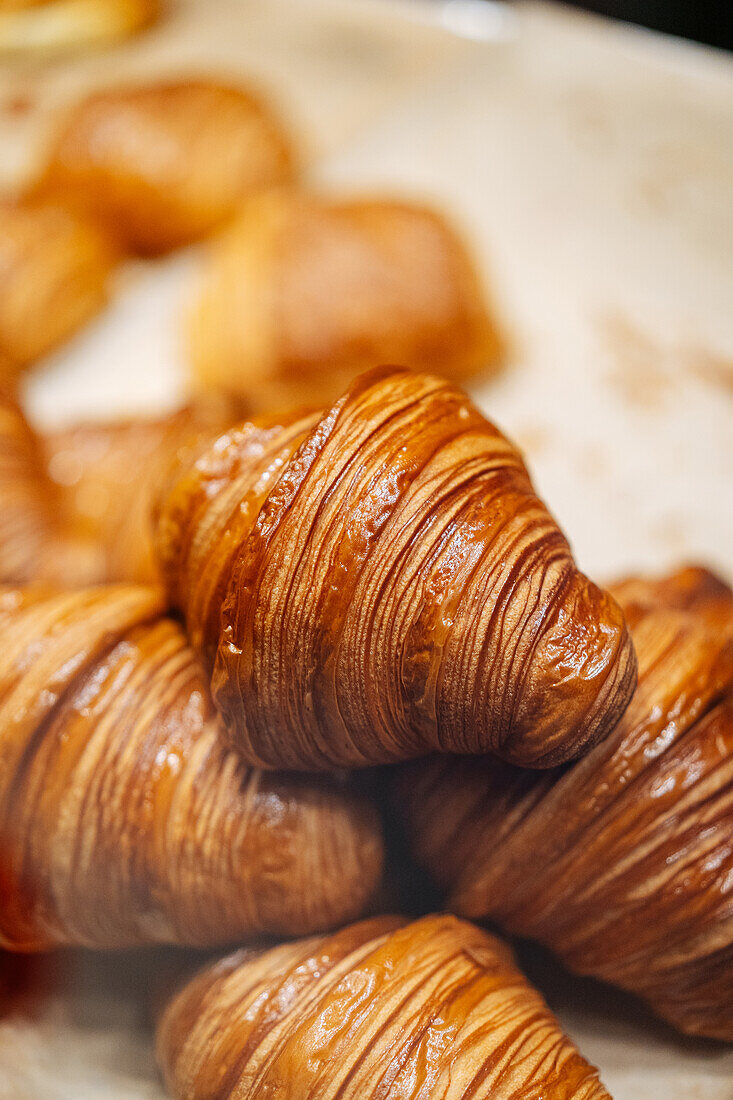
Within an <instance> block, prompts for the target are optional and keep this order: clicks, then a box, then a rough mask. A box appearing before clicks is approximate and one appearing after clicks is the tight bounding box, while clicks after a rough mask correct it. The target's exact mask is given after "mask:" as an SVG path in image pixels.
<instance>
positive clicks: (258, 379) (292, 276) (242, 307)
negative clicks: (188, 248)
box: [189, 190, 501, 412]
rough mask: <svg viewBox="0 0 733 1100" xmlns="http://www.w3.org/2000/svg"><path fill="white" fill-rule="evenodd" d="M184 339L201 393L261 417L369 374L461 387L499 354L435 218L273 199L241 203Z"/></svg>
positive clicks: (398, 206)
mask: <svg viewBox="0 0 733 1100" xmlns="http://www.w3.org/2000/svg"><path fill="white" fill-rule="evenodd" d="M189 333H190V336H189V345H190V355H191V361H192V364H193V372H194V377H195V380H196V382H197V383H198V385H200V386H201V387H203V388H214V389H217V390H221V391H224V392H229V393H238V394H244V395H246V396H247V398H248V399H249V400H251V401H252V402H254V403H255V407H256V408H257V409H259V410H261V411H264V412H272V411H276V412H277V411H279V410H280V409H281V408H289V407H291V406H292V405H295V404H297V403H299V402H301V403H302V402H308V403H314V404H315V403H317V404H321V403H325V402H330V401H332V400H333V399H334V398H336V397H337V396H338V394H339V393H340V392H341V390H342V389H343V388H344V387H345V386H346V384H347V383H348V382H350V381H351V379H352V378H353V377H354V375H355V374H357V373H358V372H359V371H362V370H364V369H366V368H368V367H373V366H375V365H377V364H379V363H400V364H402V365H404V366H408V367H413V368H416V369H420V370H435V371H437V372H439V373H441V374H444V375H446V376H447V377H449V378H452V379H454V380H455V379H458V380H460V379H464V378H468V377H470V376H471V375H474V374H477V373H478V372H479V371H493V370H495V369H496V367H497V364H498V360H499V356H500V352H501V340H500V337H499V335H498V332H497V328H496V325H495V322H494V320H493V318H492V317H491V315H490V313H489V311H488V306H487V302H486V297H485V294H484V290H483V288H482V286H481V281H480V279H479V276H478V274H477V271H476V268H475V265H474V262H473V260H472V258H471V257H470V255H469V253H468V251H467V249H466V246H465V245H464V243H463V241H461V239H460V237H459V236H458V235H457V234H456V232H455V230H454V229H453V227H452V226H451V225H450V224H449V223H448V222H447V221H446V220H445V219H444V218H443V217H442V216H441V215H440V214H438V213H436V212H435V211H433V210H431V209H429V208H427V207H423V206H417V205H414V204H410V203H404V202H395V201H387V200H378V199H366V200H361V201H359V200H355V201H349V202H337V201H333V200H329V199H325V198H318V197H316V196H314V195H305V194H302V193H299V192H298V193H296V192H289V191H284V190H280V191H275V192H271V193H269V194H263V195H258V196H255V197H253V198H252V199H250V200H249V202H247V203H246V204H245V205H244V207H243V208H242V211H241V213H240V215H239V217H238V219H237V221H236V222H235V223H234V224H233V225H232V226H231V227H230V228H229V229H228V230H227V231H226V232H225V233H224V234H222V236H221V237H220V238H219V239H218V240H217V241H215V242H214V243H213V244H212V245H211V249H210V259H209V261H208V264H207V266H206V267H205V269H204V272H203V273H202V278H201V290H200V292H199V298H198V301H197V302H196V304H195V305H194V308H193V310H192V313H191V317H190V322H189Z"/></svg>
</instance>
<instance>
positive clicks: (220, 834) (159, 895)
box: [0, 586, 382, 950]
mask: <svg viewBox="0 0 733 1100" xmlns="http://www.w3.org/2000/svg"><path fill="white" fill-rule="evenodd" d="M321 778H322V779H323V781H322V782H320V781H319V780H321ZM0 852H2V855H3V864H4V866H3V887H4V896H3V898H2V905H0V945H5V946H7V947H12V948H13V949H14V950H37V949H41V948H43V947H46V946H50V945H55V944H83V945H88V946H94V947H121V946H125V945H129V944H136V943H151V942H171V943H182V944H202V945H203V944H215V943H226V942H231V941H232V940H235V939H236V940H241V939H243V938H246V937H249V936H252V935H254V934H257V933H261V932H271V933H275V934H278V935H283V936H286V935H294V934H303V933H304V932H306V931H314V930H316V929H323V928H326V927H331V926H333V925H337V924H339V923H341V922H342V921H344V920H347V919H353V918H354V917H355V916H358V915H359V914H360V913H361V912H363V910H364V906H365V903H366V902H367V900H368V899H369V897H370V895H371V893H372V891H373V889H374V887H375V885H376V882H377V880H378V877H379V873H380V866H381V858H382V856H381V853H382V847H381V836H380V831H379V826H378V823H377V820H376V815H375V812H374V811H373V809H372V807H371V806H370V805H369V804H368V803H366V802H364V801H363V800H362V799H361V798H360V797H359V795H358V794H357V793H356V792H355V791H353V790H350V789H349V788H348V787H346V786H345V785H343V786H342V785H341V784H340V783H339V782H338V781H336V780H334V779H331V778H326V777H314V778H310V779H306V778H303V777H297V776H286V775H272V776H266V775H262V774H260V773H258V772H255V771H251V770H249V769H248V768H246V767H245V766H244V765H243V764H242V763H241V762H240V761H239V759H238V758H237V757H236V756H234V755H233V754H232V753H230V752H228V751H227V750H226V749H225V748H223V747H222V746H221V743H220V741H219V738H218V720H217V719H216V718H215V716H214V713H213V709H212V707H211V703H210V701H209V697H208V693H207V686H206V683H205V681H204V679H203V676H202V673H201V671H200V669H199V666H198V663H197V662H196V660H195V658H194V656H193V653H192V651H191V650H190V649H189V647H188V644H187V642H186V640H185V636H184V635H183V632H182V630H181V628H180V627H179V626H178V624H177V623H175V622H174V621H172V620H171V619H168V618H166V617H164V615H163V614H162V610H161V598H160V595H159V593H158V592H156V591H155V590H154V589H147V588H142V587H134V586H108V587H99V588H94V589H87V590H83V591H75V592H53V591H48V590H43V589H38V588H29V589H5V590H3V591H2V592H1V593H0Z"/></svg>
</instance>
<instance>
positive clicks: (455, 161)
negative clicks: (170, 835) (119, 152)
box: [0, 0, 733, 1100]
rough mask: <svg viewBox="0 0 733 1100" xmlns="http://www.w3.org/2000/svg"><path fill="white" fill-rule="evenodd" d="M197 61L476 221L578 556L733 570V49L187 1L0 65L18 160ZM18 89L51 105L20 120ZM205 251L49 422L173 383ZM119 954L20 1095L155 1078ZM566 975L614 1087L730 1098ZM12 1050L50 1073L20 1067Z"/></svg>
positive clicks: (234, 1)
mask: <svg viewBox="0 0 733 1100" xmlns="http://www.w3.org/2000/svg"><path fill="white" fill-rule="evenodd" d="M481 13H483V14H481ZM441 21H442V23H441ZM445 23H449V24H450V25H451V26H453V27H454V28H455V27H458V28H459V29H461V30H462V33H463V34H464V35H465V34H471V35H477V36H479V37H480V38H481V39H482V40H476V39H474V38H469V37H460V36H457V35H456V34H454V33H452V32H450V31H448V30H446V29H445V27H444V26H443V24H445ZM179 51H180V52H179ZM174 58H176V59H177V60H176V64H175V65H174V64H173V59H174ZM189 67H190V68H191V69H195V70H196V71H198V72H206V71H209V70H212V69H213V70H214V71H216V72H222V71H223V72H231V73H233V74H235V75H236V74H241V75H242V76H245V75H246V76H250V75H251V76H252V77H254V78H255V79H256V81H257V82H260V83H263V84H264V85H265V86H266V87H267V88H269V89H270V90H271V91H272V92H273V93H274V95H275V97H276V99H277V100H278V101H279V102H280V103H281V105H282V107H283V109H284V111H285V113H286V115H288V116H289V117H291V118H292V119H293V121H294V123H295V124H296V125H297V127H298V128H299V129H302V131H303V134H304V146H305V148H306V149H307V152H308V156H309V160H310V164H311V169H310V171H311V176H312V178H314V179H317V180H318V181H320V182H322V183H324V184H327V185H332V186H338V187H345V188H348V189H349V190H355V191H365V190H368V189H372V188H373V187H379V188H384V189H389V190H395V189H397V190H399V191H401V192H403V193H406V194H416V195H418V196H420V197H425V196H427V197H428V198H434V199H437V200H438V201H440V202H442V203H444V204H445V205H446V206H448V207H449V208H450V209H451V210H452V211H453V213H454V214H455V215H456V216H457V217H458V219H459V220H460V221H461V222H462V224H463V225H464V227H465V228H466V230H467V232H468V233H469V234H470V235H471V236H472V237H473V239H474V240H475V243H476V248H477V251H478V254H479V258H480V259H481V261H482V262H483V264H484V265H485V269H486V272H487V275H488V276H489V277H490V278H491V281H492V284H493V287H494V291H495V295H496V298H497V301H498V304H499V306H500V308H501V311H502V315H503V316H504V318H505V320H506V321H507V323H508V325H509V327H510V329H511V333H512V336H513V362H512V369H511V370H509V371H508V372H507V374H506V375H505V377H504V378H503V379H499V380H498V381H496V382H492V383H490V384H487V385H486V386H484V387H480V386H479V387H477V388H476V391H475V392H476V395H477V397H478V398H479V399H480V401H481V403H482V405H483V406H484V408H485V409H486V411H487V412H488V413H489V414H490V415H491V416H492V417H493V418H495V419H496V420H497V421H498V422H499V423H500V424H501V425H502V426H503V427H505V428H506V430H508V431H509V432H510V434H512V435H514V436H515V438H517V439H518V440H519V442H520V443H522V445H523V446H524V447H525V449H526V451H527V453H528V456H529V461H530V464H531V466H532V469H533V470H534V472H535V477H536V481H537V482H538V485H539V487H540V489H541V490H542V492H543V493H544V495H545V497H546V498H547V499H548V500H549V502H550V503H551V505H552V507H553V509H554V511H555V512H556V514H557V517H558V519H559V520H560V521H561V522H562V523H563V525H564V526H565V527H566V528H567V529H568V530H569V531H570V532H571V534H572V538H573V542H574V545H575V548H576V551H577V553H578V556H579V558H580V561H581V563H582V565H583V566H584V567H585V568H587V569H588V570H593V571H595V572H596V573H597V574H598V575H599V576H600V577H608V576H612V575H616V574H618V573H619V572H623V571H624V570H627V569H630V568H636V567H642V568H649V569H660V570H661V569H663V568H664V567H665V566H666V565H668V564H669V563H671V562H674V561H679V560H681V559H688V558H695V559H701V560H705V561H707V562H709V563H711V564H713V565H716V566H717V567H718V568H720V569H722V570H723V571H724V572H725V573H726V574H727V575H728V576H730V577H733V492H732V491H731V470H732V469H733V259H732V257H733V202H732V201H731V196H732V195H733V62H731V61H730V60H729V59H727V58H725V57H723V56H720V55H716V54H714V53H712V52H711V51H706V50H702V49H699V48H696V47H692V46H685V45H683V44H680V43H674V42H671V41H666V40H663V39H660V38H657V37H655V36H652V35H648V34H644V33H641V32H635V31H632V30H628V29H623V28H614V27H612V26H611V25H606V24H604V23H602V22H599V21H597V20H594V19H590V18H585V17H579V16H574V15H570V14H568V13H567V12H564V11H563V10H562V9H550V8H547V7H544V6H538V5H525V6H522V7H520V8H518V9H514V10H513V11H511V12H507V11H506V10H504V9H501V8H498V7H495V6H492V5H490V4H488V5H485V6H483V5H482V6H481V8H480V10H479V7H478V6H477V5H476V4H474V3H472V2H471V0H452V3H447V4H445V3H440V2H439V0H425V2H424V3H423V2H421V0H406V2H405V3H403V2H401V0H394V2H393V0H276V2H268V0H217V3H216V4H214V3H212V2H211V0H201V2H200V3H199V2H197V0H182V2H180V3H179V4H177V5H175V11H174V16H173V18H172V19H171V20H170V22H169V23H168V24H167V25H165V26H163V27H161V28H160V30H158V31H156V32H154V33H153V34H151V35H150V36H149V37H147V38H144V39H141V40H140V42H139V43H137V44H135V45H134V47H133V46H129V47H125V48H123V49H120V50H116V51H115V52H114V53H110V54H106V55H104V56H103V57H102V56H99V57H96V58H92V59H88V60H85V61H84V62H83V64H82V65H81V67H79V68H73V67H71V66H68V65H66V66H56V67H54V68H53V69H51V70H47V71H42V72H41V71H37V70H32V71H30V70H23V69H22V68H21V69H17V68H16V69H15V70H14V71H13V72H10V71H5V70H4V71H3V72H2V73H0V148H2V149H3V156H2V158H0V176H2V178H3V179H4V181H5V182H6V183H8V182H10V181H11V180H12V179H19V178H21V176H22V175H23V172H24V171H28V170H29V168H30V165H31V163H32V160H33V157H34V155H35V151H36V150H37V149H38V148H39V147H40V143H41V142H42V137H43V132H44V128H45V126H46V125H47V122H48V119H49V117H51V115H52V114H53V112H54V111H55V110H57V109H58V108H59V105H61V104H62V103H63V102H64V100H65V99H66V98H68V96H70V95H72V94H74V93H75V91H77V90H78V89H79V88H80V87H82V86H86V85H87V84H88V83H89V82H92V83H97V82H100V81H104V80H107V81H109V80H112V79H114V78H115V77H116V75H117V74H118V73H119V74H123V75H125V76H130V77H134V76H141V75H147V74H149V73H151V72H157V71H164V72H170V71H175V70H176V69H177V70H185V69H187V68H189ZM21 93H22V94H23V95H27V96H30V97H31V100H32V106H31V109H30V110H28V111H27V112H26V111H20V112H18V111H17V110H16V109H15V108H13V109H12V110H10V111H8V110H7V107H8V104H9V103H10V105H11V106H12V100H13V97H14V96H15V97H16V98H17V96H19V95H20V94H21ZM3 104H5V109H3ZM197 262H198V257H197V255H196V252H195V251H193V250H192V251H190V252H188V253H186V254H181V255H178V256H175V257H173V258H172V259H170V260H168V261H165V262H163V263H160V264H156V265H147V266H143V265H137V266H134V267H132V266H131V267H130V268H129V269H127V270H126V271H124V272H123V273H122V275H121V279H120V295H119V298H118V300H117V302H116V303H115V305H114V307H113V308H112V309H111V310H110V311H109V313H108V314H107V315H106V316H105V317H103V318H101V319H100V321H99V322H98V323H97V324H95V325H94V326H93V327H92V328H90V329H89V330H88V331H87V332H85V333H84V334H83V335H82V336H81V337H80V338H79V339H78V340H77V341H76V342H75V343H74V345H73V346H72V347H70V348H69V349H68V350H67V351H65V352H64V353H63V354H62V355H60V356H57V357H56V359H55V360H54V362H53V363H51V364H49V367H48V370H47V371H45V372H39V373H38V375H37V376H36V377H35V378H34V380H33V382H32V386H31V399H32V407H33V409H34V411H35V413H36V415H37V416H38V417H39V418H40V419H41V420H44V421H45V422H47V423H50V422H55V423H59V422H62V421H64V420H67V419H69V418H72V417H73V416H74V415H76V414H78V413H85V414H91V413H100V414H110V413H114V412H118V411H120V410H121V409H134V408H148V407H162V406H165V405H166V404H170V403H171V402H172V401H174V400H175V399H176V396H177V395H178V394H179V393H180V390H181V354H182V353H181V350H180V346H179V343H178V328H179V313H180V310H181V308H182V305H183V303H184V302H185V300H186V297H187V295H188V294H189V293H190V280H191V275H192V269H193V268H195V267H196V265H197ZM126 971H129V980H128V978H127V977H125V978H124V980H123V979H122V978H120V977H119V974H118V972H117V970H116V969H115V968H113V967H111V966H110V964H109V962H108V961H102V960H94V959H90V960H87V962H86V963H85V968H84V971H83V973H82V975H81V976H80V977H79V978H78V981H77V983H76V987H75V992H74V994H73V995H72V994H68V995H65V996H61V997H60V998H59V999H58V1000H57V1002H56V1004H55V1006H54V1008H53V1012H52V1019H51V1020H49V1021H45V1022H42V1023H38V1024H33V1025H29V1024H27V1023H25V1024H23V1023H19V1024H17V1025H7V1024H6V1025H4V1026H2V1027H0V1100H9V1098H10V1097H12V1098H13V1100H36V1098H37V1097H43V1100H61V1098H63V1100H66V1098H69V1100H70V1098H73V1100H87V1098H89V1100H92V1098H94V1100H96V1098H97V1097H102V1096H108V1095H114V1096H115V1097H117V1098H121V1100H128V1098H129V1100H132V1098H133V1097H151V1096H158V1095H159V1093H158V1091H157V1086H156V1084H155V1075H154V1071H153V1068H152V1062H151V1056H150V1046H149V1029H148V1027H147V1024H146V1022H145V1021H146V1020H147V1019H148V1015H147V1014H148V1005H149V999H150V989H149V986H150V984H151V980H150V975H151V974H154V972H155V968H153V967H147V966H146V965H145V964H144V963H141V957H140V956H136V957H135V960H134V961H128V960H125V961H122V962H120V964H119V973H120V974H123V975H124V974H125V972H126ZM115 975H117V977H115ZM111 980H113V981H115V982H117V984H115V985H114V990H115V992H114V994H113V995H106V994H105V993H104V990H106V989H109V988H110V981H111ZM95 989H101V990H102V991H103V993H102V996H101V997H98V998H97V999H94V998H93V997H92V994H91V991H92V990H95ZM548 989H549V992H550V993H551V994H552V995H553V998H555V999H556V1000H557V1004H558V1007H559V1011H560V1014H561V1016H562V1018H563V1019H564V1021H565V1022H566V1023H567V1025H568V1027H569V1028H570V1030H571V1033H572V1034H573V1035H574V1037H575V1038H576V1039H577V1040H578V1041H579V1043H580V1044H581V1045H582V1048H583V1051H584V1053H585V1054H586V1055H587V1056H588V1057H590V1058H591V1059H594V1060H596V1061H597V1062H598V1064H599V1065H600V1066H601V1069H602V1071H603V1076H604V1080H605V1081H606V1083H607V1085H608V1086H609V1088H610V1089H611V1091H612V1093H613V1095H614V1096H615V1097H616V1098H617V1100H647V1098H649V1100H651V1098H653V1100H657V1098H660V1100H731V1098H733V1084H732V1082H733V1054H731V1052H730V1051H727V1052H726V1051H724V1050H723V1049H722V1048H720V1047H716V1046H712V1045H706V1044H700V1043H692V1042H683V1041H681V1040H678V1039H676V1038H675V1037H674V1036H672V1035H671V1034H670V1033H669V1032H668V1031H666V1030H665V1029H663V1028H661V1027H656V1026H654V1025H650V1024H649V1022H648V1021H647V1020H646V1019H645V1018H644V1016H643V1014H641V1013H637V1012H636V1011H635V1009H634V1007H633V1006H632V1005H631V1004H630V1003H629V1002H628V1001H626V1000H625V999H618V998H614V997H613V996H609V998H608V1000H606V998H605V995H601V996H595V997H594V998H593V999H592V1001H590V1002H587V1003H586V1002H585V1000H583V1001H582V1002H581V1001H579V1000H578V995H577V990H576V992H575V994H574V995H572V996H571V995H569V994H568V993H567V991H566V990H565V988H564V987H561V988H557V989H556V988H555V986H554V984H553V979H552V978H551V979H549V985H548ZM131 1026H134V1027H135V1029H136V1030H135V1031H134V1032H131V1030H130V1027H131ZM22 1052H25V1053H24V1054H23V1053H22ZM22 1058H25V1062H23V1061H22ZM10 1064H13V1065H15V1066H16V1067H17V1066H24V1067H25V1070H26V1076H25V1078H24V1080H25V1081H26V1082H31V1083H28V1084H24V1083H22V1081H21V1080H20V1079H19V1078H18V1077H17V1075H16V1078H15V1079H14V1080H13V1081H10V1083H9V1084H6V1083H5V1082H6V1078H4V1077H3V1070H4V1068H5V1067H7V1066H9V1065H10ZM6 1076H7V1071H6ZM112 1082H114V1084H112ZM4 1088H5V1092H3V1089H4ZM8 1089H9V1090H10V1091H8Z"/></svg>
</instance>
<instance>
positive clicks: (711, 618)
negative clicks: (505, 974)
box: [399, 569, 733, 1039]
mask: <svg viewBox="0 0 733 1100" xmlns="http://www.w3.org/2000/svg"><path fill="white" fill-rule="evenodd" d="M615 593H616V595H617V596H618V598H619V600H620V602H621V604H622V606H623V607H624V610H625V611H626V614H627V617H628V620H629V622H630V625H631V628H632V633H633V638H634V643H635V645H636V650H637V653H638V655H639V686H638V689H637V691H636V694H635V696H634V698H633V700H632V702H631V704H630V706H629V708H628V710H627V711H626V713H625V714H624V716H623V718H622V719H621V721H620V723H619V724H618V726H617V727H616V729H615V730H614V731H613V733H611V734H610V736H609V737H608V738H607V739H606V740H605V741H604V742H603V743H602V744H600V745H598V746H596V748H595V749H594V750H593V751H592V752H591V753H590V754H589V755H588V756H587V757H586V758H585V759H584V760H582V761H580V762H579V763H576V764H574V765H573V766H571V767H569V768H565V769H558V770H556V771H554V772H550V773H546V774H544V775H537V774H529V773H527V772H521V771H519V770H517V769H512V768H510V767H507V766H503V765H500V764H499V763H497V762H496V761H494V760H491V759H489V758H484V759H482V760H471V761H461V760H456V759H453V760H451V759H448V758H443V759H439V758H437V757H436V758H434V759H432V760H430V761H422V762H420V764H419V765H417V764H416V765H411V766H410V767H408V768H407V769H406V770H405V773H404V775H403V777H402V781H401V785H400V799H399V801H400V805H401V806H402V807H404V810H405V813H406V817H407V822H408V827H409V832H410V835H411V839H412V842H413V846H414V850H415V852H416V853H417V855H418V858H419V859H420V861H421V862H422V863H423V864H425V865H426V866H427V867H429V868H430V869H431V870H432V872H433V873H434V875H435V876H436V877H437V878H438V880H439V881H440V882H441V883H442V884H443V886H444V887H445V888H446V890H447V895H448V905H449V906H450V908H451V909H453V910H454V911H455V912H458V913H461V914H463V915H465V916H470V917H474V918H477V919H478V918H481V919H483V918H491V919H492V920H495V921H497V922H499V923H500V924H501V925H502V926H503V927H504V928H506V929H507V930H508V931H510V932H512V933H514V934H516V935H520V936H527V937H532V938H534V939H537V940H540V941H542V942H543V943H545V944H546V945H548V946H549V947H551V948H552V949H553V950H554V951H556V952H557V954H558V955H560V957H561V958H562V959H563V960H564V961H565V962H566V963H567V965H568V966H569V967H570V968H571V969H572V970H575V971H577V972H579V973H582V974H590V975H593V976H594V977H597V978H602V979H604V980H605V981H608V982H612V983H614V984H616V985H619V986H622V987H623V988H625V989H628V990H631V991H632V992H634V993H637V994H639V995H640V996H641V997H643V998H644V999H645V1000H646V1001H648V1003H649V1004H650V1005H651V1006H652V1008H653V1009H654V1010H655V1011H656V1012H657V1013H658V1014H659V1015H660V1016H663V1017H664V1018H665V1019H667V1020H669V1021H670V1022H671V1023H672V1024H674V1025H675V1026H676V1027H678V1028H680V1029H681V1030H682V1031H685V1032H689V1033H691V1034H698V1035H707V1036H710V1037H717V1038H721V1039H733V593H732V592H731V590H730V589H729V588H728V587H727V585H725V584H723V582H722V581H720V580H718V579H717V578H716V577H714V576H713V575H711V574H710V573H708V572H706V571H704V570H700V569H685V570H682V571H681V572H679V573H676V574H673V575H671V576H669V577H667V578H665V579H663V580H661V581H649V580H635V581H630V582H626V583H624V584H621V585H619V586H617V588H616V589H615Z"/></svg>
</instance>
